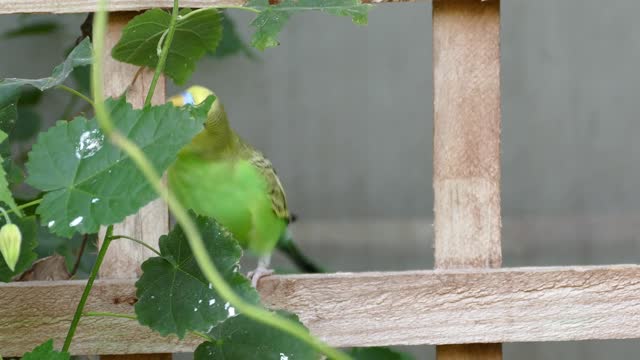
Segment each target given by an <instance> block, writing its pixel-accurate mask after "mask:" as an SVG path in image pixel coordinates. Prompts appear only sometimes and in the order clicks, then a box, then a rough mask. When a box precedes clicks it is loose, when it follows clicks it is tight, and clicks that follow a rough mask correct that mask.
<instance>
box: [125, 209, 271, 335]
mask: <svg viewBox="0 0 640 360" xmlns="http://www.w3.org/2000/svg"><path fill="white" fill-rule="evenodd" d="M194 220H195V221H196V224H197V226H198V230H199V231H200V234H201V235H202V237H203V239H204V240H205V241H206V246H207V252H208V253H209V256H210V257H211V258H212V259H213V262H214V263H215V265H216V267H217V268H218V270H219V271H220V273H221V274H222V275H223V276H224V278H225V280H226V281H227V283H229V284H230V285H231V287H232V288H233V289H234V291H235V292H236V293H237V294H239V295H240V296H242V297H243V298H244V299H245V300H247V301H249V302H251V303H254V304H256V303H258V301H259V300H258V298H259V297H258V293H257V292H256V290H255V289H254V288H253V287H252V286H251V283H250V282H249V281H248V280H247V279H246V278H245V277H244V276H242V275H241V274H239V273H238V268H239V265H238V262H239V260H240V257H241V256H242V249H241V248H240V245H238V242H237V241H236V240H235V239H234V238H233V236H232V235H231V233H229V232H228V231H227V230H226V229H224V228H223V227H222V226H221V225H219V224H218V223H217V222H215V221H214V220H212V219H208V218H205V217H197V218H194ZM160 253H161V254H162V257H153V258H150V259H148V260H147V261H145V262H144V263H143V264H142V270H143V274H142V277H141V278H140V280H138V282H137V283H136V288H137V296H138V302H137V303H136V305H135V311H136V314H137V315H138V320H139V321H140V323H141V324H143V325H147V326H149V327H150V328H152V329H154V330H156V331H158V332H159V333H160V334H162V335H167V334H177V335H178V337H180V338H182V337H183V336H184V334H185V332H187V331H190V330H191V331H209V330H211V329H212V328H213V327H214V326H215V325H217V324H218V323H219V322H221V321H224V320H225V319H227V318H228V317H230V316H233V315H235V309H234V308H233V307H232V306H230V305H229V303H226V302H225V300H224V299H222V297H220V295H218V294H217V293H216V291H215V290H214V289H213V287H212V285H210V284H209V282H208V281H207V280H206V279H205V276H204V275H203V274H202V272H201V271H200V268H199V267H198V264H197V263H196V260H195V258H194V257H193V254H192V252H191V248H190V247H189V243H188V242H187V238H186V237H185V234H184V232H183V231H182V229H181V228H180V227H175V228H174V229H173V230H172V231H171V232H170V233H169V235H165V236H162V237H161V238H160Z"/></svg>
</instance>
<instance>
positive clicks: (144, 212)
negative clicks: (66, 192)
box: [98, 12, 173, 360]
mask: <svg viewBox="0 0 640 360" xmlns="http://www.w3.org/2000/svg"><path fill="white" fill-rule="evenodd" d="M134 16H135V13H131V12H129V13H112V14H110V16H109V23H108V28H107V34H106V41H105V50H106V51H105V59H104V61H105V62H104V74H105V79H104V86H105V89H104V93H105V96H113V97H117V96H120V95H121V94H122V93H123V92H125V91H126V93H127V100H128V101H129V102H130V103H131V104H132V105H133V107H134V108H141V107H142V106H143V105H144V100H145V98H146V96H147V92H148V89H149V86H150V84H151V79H152V78H153V71H151V70H149V69H141V68H140V67H138V66H133V65H129V64H124V63H121V62H118V61H116V60H115V59H113V58H112V57H111V49H112V48H113V47H114V46H115V45H116V43H117V42H118V40H119V39H120V36H121V35H122V29H123V28H124V27H125V25H126V24H127V23H128V22H129V20H131V19H132V18H133V17H134ZM164 101H165V81H164V77H163V78H161V79H160V81H158V84H157V86H156V89H155V93H154V96H153V99H152V104H162V103H164ZM167 232H169V210H168V209H167V206H166V204H165V203H164V202H162V201H161V200H160V199H158V200H156V201H153V202H151V203H149V204H148V205H147V206H145V207H143V208H142V209H140V211H139V212H138V213H137V214H135V215H131V216H129V217H127V218H126V219H125V220H124V221H123V222H121V223H119V224H116V225H114V227H113V233H114V234H115V235H127V236H130V237H133V238H135V239H139V240H142V241H144V242H146V243H147V244H150V245H151V246H154V247H155V248H158V246H157V245H158V239H159V238H160V236H161V235H164V234H166V233H167ZM102 234H104V229H103V231H102ZM100 239H101V241H100V244H102V239H104V236H100ZM153 255H154V254H153V252H151V251H150V250H148V249H146V248H144V247H142V246H140V245H138V244H136V243H134V242H132V241H128V240H119V241H114V242H112V243H111V245H110V246H109V250H108V252H107V255H106V256H105V259H104V262H103V264H102V266H101V267H100V273H99V275H100V277H102V278H110V279H123V278H124V279H126V278H138V277H139V276H140V275H141V272H142V271H141V269H140V265H142V262H143V261H144V260H145V259H147V258H148V257H150V256H153ZM171 352H173V351H172V350H171V351H167V353H164V354H153V355H145V356H144V357H143V358H144V359H155V360H170V359H171V354H170V353H171ZM124 353H126V354H128V355H123V356H107V357H106V358H105V359H110V360H136V359H140V356H138V355H135V353H136V351H126V352H124ZM98 354H109V353H108V352H99V353H98Z"/></svg>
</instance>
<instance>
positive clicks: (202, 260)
mask: <svg viewBox="0 0 640 360" xmlns="http://www.w3.org/2000/svg"><path fill="white" fill-rule="evenodd" d="M105 1H106V0H100V3H99V10H98V12H97V13H96V14H95V19H94V24H93V42H94V43H93V51H94V53H93V66H92V68H91V70H92V74H91V79H92V84H91V85H92V88H93V94H94V95H93V97H94V98H95V99H96V102H95V104H96V106H95V108H96V118H97V121H98V124H100V127H101V128H102V131H103V132H104V133H105V135H107V136H108V137H109V138H110V139H111V141H112V142H113V144H114V145H116V146H118V147H119V148H120V149H122V150H123V151H124V152H125V153H126V154H127V155H128V156H129V157H130V158H131V160H132V161H133V162H134V163H135V164H136V166H137V167H138V169H139V170H140V171H141V172H142V173H143V175H144V176H145V178H146V179H147V181H148V182H149V184H151V186H152V187H153V188H154V189H155V191H156V192H157V193H158V194H159V195H160V197H161V198H162V199H163V200H164V201H165V202H166V203H167V206H168V207H169V209H170V210H171V212H172V213H173V215H174V217H175V219H176V221H177V222H178V224H180V227H181V228H182V230H183V231H184V233H185V235H186V237H187V240H188V242H189V245H190V246H191V251H192V252H193V254H194V257H195V259H196V262H197V263H198V266H199V267H200V269H201V270H202V273H203V274H204V276H205V278H206V279H207V280H208V281H209V282H210V283H211V284H212V285H213V287H214V288H215V290H216V291H217V292H218V294H220V296H221V297H222V298H223V299H225V300H226V301H228V302H229V303H230V304H231V305H233V306H234V307H235V308H236V309H238V311H240V312H242V313H244V314H245V315H246V316H247V317H249V318H252V319H254V320H256V321H258V322H261V323H263V324H266V325H270V326H272V327H275V328H277V329H280V330H282V331H283V332H286V333H288V334H291V335H293V336H295V337H297V338H298V339H300V340H301V341H303V342H305V343H307V344H309V345H310V346H311V347H313V348H314V349H316V350H317V351H319V352H321V353H324V354H325V355H327V356H328V357H329V358H332V359H335V360H349V359H351V358H350V357H349V356H348V355H347V354H345V353H343V352H342V351H340V350H337V349H334V348H332V347H330V346H328V345H327V344H325V343H323V342H322V341H320V340H319V339H317V338H316V337H314V336H312V335H311V334H310V333H309V332H308V331H307V329H306V328H304V327H303V326H301V325H299V324H298V323H295V322H293V321H290V320H288V319H285V318H283V317H280V316H278V315H277V314H276V313H274V312H270V311H268V310H265V309H262V308H259V307H256V306H253V305H251V304H250V303H248V302H246V301H245V300H244V299H242V298H241V297H240V296H238V295H236V293H235V292H234V291H233V289H232V288H231V287H230V286H229V285H228V284H227V282H226V281H225V280H224V278H223V277H222V275H221V274H220V272H219V271H218V269H217V268H216V266H215V264H214V263H213V261H212V260H211V257H210V256H209V254H208V253H207V249H206V247H205V245H204V241H203V240H202V237H201V236H200V233H199V231H198V228H197V227H196V225H195V223H194V222H193V220H192V219H191V216H190V215H189V213H188V212H187V210H186V209H185V208H184V207H183V206H182V205H181V204H180V202H179V201H178V200H177V199H176V198H175V196H174V195H173V194H172V193H171V192H169V190H168V189H167V188H166V187H165V186H164V185H163V184H162V180H161V178H160V175H159V174H158V172H157V171H156V169H155V168H154V167H153V165H152V164H151V162H149V160H148V159H147V157H146V156H145V154H144V153H143V152H142V150H141V149H140V148H139V147H138V146H137V145H136V144H135V143H133V142H131V141H130V140H129V139H127V138H126V137H124V136H122V135H121V134H120V133H119V132H118V131H116V130H115V129H114V128H113V123H112V122H111V118H110V116H109V113H108V112H107V111H106V107H105V105H104V100H103V99H104V97H103V96H102V95H103V94H102V80H103V79H102V78H103V72H102V71H103V70H102V67H103V64H102V61H103V50H104V36H105V33H106V27H107V13H106V11H105ZM177 8H178V0H174V15H175V14H177V11H175V10H176V9H177ZM172 25H173V26H175V23H174V21H173V18H172ZM174 30H175V29H174ZM172 37H173V34H172V33H171V32H170V33H169V34H168V35H167V43H166V44H165V52H164V53H165V54H166V52H167V51H168V47H169V45H171V41H172V39H171V38H172ZM165 58H166V56H165ZM161 60H162V58H161ZM165 60H166V59H165ZM161 68H162V67H161V66H160V64H159V65H158V67H157V68H156V75H157V74H158V70H159V69H161ZM158 77H159V76H158ZM154 79H155V77H154ZM151 96H153V86H152V88H151V89H150V92H149V94H148V95H147V100H149V99H150V97H151Z"/></svg>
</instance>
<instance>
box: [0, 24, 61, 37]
mask: <svg viewBox="0 0 640 360" xmlns="http://www.w3.org/2000/svg"><path fill="white" fill-rule="evenodd" d="M60 28H62V26H61V25H60V24H59V23H58V22H56V21H53V20H40V21H36V22H33V23H29V24H24V25H21V26H20V27H18V28H15V29H11V30H8V31H5V32H4V34H3V37H5V38H7V39H11V38H16V37H20V36H34V35H46V34H50V33H52V32H55V31H57V30H59V29H60Z"/></svg>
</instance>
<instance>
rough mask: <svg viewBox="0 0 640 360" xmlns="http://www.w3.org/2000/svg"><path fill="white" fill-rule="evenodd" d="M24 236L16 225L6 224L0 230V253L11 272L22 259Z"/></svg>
mask: <svg viewBox="0 0 640 360" xmlns="http://www.w3.org/2000/svg"><path fill="white" fill-rule="evenodd" d="M21 243H22V234H21V233H20V228H18V226H16V225H15V224H5V225H3V226H2V227H1V228H0V253H2V257H3V258H4V261H5V262H6V263H7V266H8V267H9V269H11V271H14V269H15V268H16V263H17V262H18V258H19V257H20V244H21Z"/></svg>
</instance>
